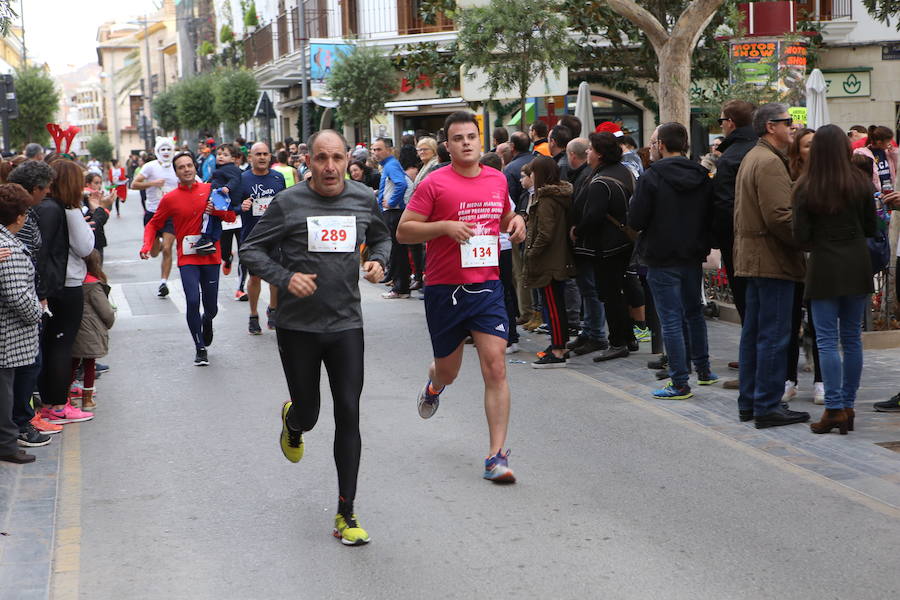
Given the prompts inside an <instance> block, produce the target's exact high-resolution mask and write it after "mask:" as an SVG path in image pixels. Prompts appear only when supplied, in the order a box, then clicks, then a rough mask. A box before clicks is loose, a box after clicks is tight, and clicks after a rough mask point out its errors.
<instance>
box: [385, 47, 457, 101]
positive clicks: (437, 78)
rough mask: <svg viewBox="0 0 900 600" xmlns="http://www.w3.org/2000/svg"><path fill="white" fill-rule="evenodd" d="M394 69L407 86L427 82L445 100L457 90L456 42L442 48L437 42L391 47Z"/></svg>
mask: <svg viewBox="0 0 900 600" xmlns="http://www.w3.org/2000/svg"><path fill="white" fill-rule="evenodd" d="M393 56H394V57H393V59H392V61H393V63H394V67H396V69H397V70H398V71H400V72H401V73H402V74H403V77H405V78H406V80H407V81H409V82H410V85H413V86H418V85H422V82H423V81H424V80H425V79H427V80H430V82H431V85H432V86H433V87H434V91H435V92H436V93H437V95H438V96H439V97H441V98H449V97H450V96H451V95H453V94H454V92H455V91H456V90H458V89H459V68H460V67H461V66H462V63H461V62H460V58H459V56H460V55H459V45H458V44H457V42H456V41H453V42H450V43H449V44H447V45H446V46H441V45H440V44H438V43H437V42H420V43H418V44H403V45H400V46H395V47H394V52H393Z"/></svg>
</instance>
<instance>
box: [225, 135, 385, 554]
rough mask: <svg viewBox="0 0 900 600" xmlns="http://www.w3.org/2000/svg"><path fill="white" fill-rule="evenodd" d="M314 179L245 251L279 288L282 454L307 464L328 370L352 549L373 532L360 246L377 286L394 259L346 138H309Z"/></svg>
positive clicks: (275, 203) (342, 528)
mask: <svg viewBox="0 0 900 600" xmlns="http://www.w3.org/2000/svg"><path fill="white" fill-rule="evenodd" d="M308 147H309V150H310V154H309V155H308V156H307V163H308V164H309V168H310V171H311V172H312V178H311V179H310V180H309V181H304V182H301V183H298V184H297V185H295V186H293V187H290V188H288V189H286V190H284V191H282V192H279V193H278V194H277V195H276V196H275V199H274V200H272V203H271V204H270V205H269V208H268V210H266V212H265V214H264V215H263V216H262V217H261V218H260V220H259V222H258V223H257V224H256V226H255V227H254V228H253V231H252V232H251V234H250V235H249V236H248V237H247V239H246V240H244V245H243V247H242V248H241V256H240V258H241V263H242V264H243V265H244V266H245V267H246V268H247V269H248V270H249V271H250V272H251V273H254V274H256V275H259V276H260V277H261V278H262V279H264V280H266V281H268V282H269V283H271V284H274V285H277V286H278V289H279V302H278V308H277V309H276V311H275V332H276V335H277V337H278V351H279V353H280V354H281V364H282V365H283V367H284V374H285V378H286V379H287V385H288V391H289V392H290V398H291V399H290V400H288V401H287V402H285V403H284V404H283V405H282V408H281V425H282V427H281V437H280V443H281V450H282V452H283V453H284V456H285V458H287V459H288V460H289V461H291V462H298V461H300V459H301V458H303V433H304V432H307V431H310V430H312V428H313V427H314V426H315V424H316V421H317V420H318V417H319V405H320V397H319V378H320V374H321V370H322V363H323V362H324V363H325V368H326V369H327V371H328V379H329V383H330V386H331V394H332V396H333V400H334V421H335V432H334V460H335V464H336V466H337V473H338V494H339V495H338V512H337V515H335V525H334V535H335V537H338V538H340V539H341V542H343V543H344V544H347V545H358V544H364V543H366V542H368V541H369V534H368V533H367V532H366V531H365V530H364V529H363V528H362V527H360V525H359V522H358V521H357V519H356V515H355V514H354V512H353V501H354V498H355V496H356V479H357V473H358V471H359V460H360V454H361V451H362V440H361V438H360V433H359V399H360V395H361V393H362V387H363V330H362V327H363V322H362V311H361V308H360V295H359V247H360V244H363V243H365V244H366V247H367V248H368V252H369V259H368V260H367V261H366V262H364V263H363V270H364V271H365V278H366V279H367V280H368V281H371V282H373V283H377V282H378V281H379V280H380V279H381V277H382V276H383V274H384V265H385V263H386V262H387V260H388V257H389V256H390V251H391V234H390V231H388V228H387V225H385V223H384V220H383V219H382V218H381V214H380V213H379V211H378V208H377V207H376V206H375V204H374V203H373V202H372V190H371V188H369V187H367V186H366V185H364V184H362V183H360V182H358V181H352V180H345V179H344V173H346V172H347V160H348V159H347V142H346V140H344V137H343V136H342V135H341V134H339V133H338V132H336V131H333V130H330V129H326V130H322V131H319V132H317V133H315V134H313V135H312V136H311V137H310V138H309V142H308Z"/></svg>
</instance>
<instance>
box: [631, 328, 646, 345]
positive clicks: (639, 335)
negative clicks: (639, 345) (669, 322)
mask: <svg viewBox="0 0 900 600" xmlns="http://www.w3.org/2000/svg"><path fill="white" fill-rule="evenodd" d="M633 331H634V339H636V340H637V341H639V342H647V341H650V328H649V327H638V326H637V325H635V326H634V329H633Z"/></svg>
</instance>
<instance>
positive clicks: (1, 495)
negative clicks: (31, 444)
mask: <svg viewBox="0 0 900 600" xmlns="http://www.w3.org/2000/svg"><path fill="white" fill-rule="evenodd" d="M61 446H62V444H61V443H60V440H56V443H51V444H50V445H49V446H45V447H43V448H30V449H29V450H28V451H29V452H30V453H32V454H34V455H36V456H37V461H36V462H34V463H32V464H29V465H24V466H23V465H14V464H11V463H0V600H32V599H35V600H38V599H42V598H47V597H48V595H49V592H50V567H51V562H52V559H53V537H54V528H55V521H56V518H55V517H56V498H57V480H58V478H57V475H58V472H59V463H60V455H61Z"/></svg>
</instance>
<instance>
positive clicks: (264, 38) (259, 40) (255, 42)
mask: <svg viewBox="0 0 900 600" xmlns="http://www.w3.org/2000/svg"><path fill="white" fill-rule="evenodd" d="M244 57H245V63H246V65H247V66H248V67H250V68H251V69H252V68H253V67H258V66H260V65H264V64H266V63H270V62H272V25H271V24H269V25H266V26H265V27H260V28H259V29H257V30H256V31H254V32H253V33H251V34H250V35H249V36H248V37H247V38H246V39H244Z"/></svg>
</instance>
